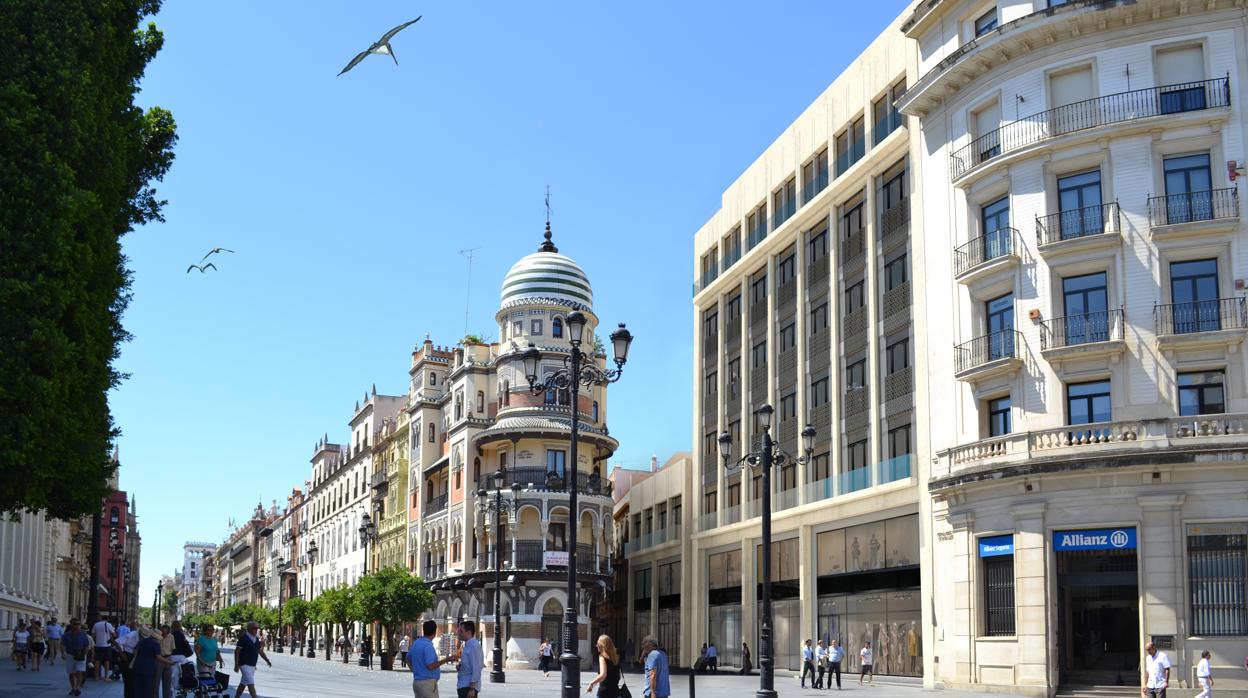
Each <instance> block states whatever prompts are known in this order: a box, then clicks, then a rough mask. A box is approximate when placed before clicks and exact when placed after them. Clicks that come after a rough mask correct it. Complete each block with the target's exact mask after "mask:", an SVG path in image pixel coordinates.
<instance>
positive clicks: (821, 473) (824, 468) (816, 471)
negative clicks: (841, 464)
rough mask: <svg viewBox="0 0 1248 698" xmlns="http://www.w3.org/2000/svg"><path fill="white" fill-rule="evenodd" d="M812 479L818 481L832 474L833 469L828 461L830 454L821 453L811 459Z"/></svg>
mask: <svg viewBox="0 0 1248 698" xmlns="http://www.w3.org/2000/svg"><path fill="white" fill-rule="evenodd" d="M810 472H811V480H812V481H814V482H817V481H819V480H826V479H828V477H829V476H830V475H831V474H832V470H831V468H830V466H829V463H828V454H826V453H820V454H819V455H817V456H815V457H814V460H812V461H811V470H810Z"/></svg>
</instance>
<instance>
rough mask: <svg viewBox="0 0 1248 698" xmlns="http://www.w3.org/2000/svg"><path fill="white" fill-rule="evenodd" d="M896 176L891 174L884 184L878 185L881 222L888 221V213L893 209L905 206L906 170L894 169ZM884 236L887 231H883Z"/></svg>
mask: <svg viewBox="0 0 1248 698" xmlns="http://www.w3.org/2000/svg"><path fill="white" fill-rule="evenodd" d="M896 170H897V171H896V174H893V175H892V176H891V177H889V178H888V179H886V180H884V183H883V184H881V185H880V210H881V211H882V213H881V216H880V217H881V220H882V221H887V220H888V219H889V216H888V212H889V211H892V210H893V209H896V208H899V207H901V206H905V205H906V168H905V167H898V168H896ZM883 232H884V233H885V234H887V233H888V232H889V231H888V230H884V231H883Z"/></svg>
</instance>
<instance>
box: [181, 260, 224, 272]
mask: <svg viewBox="0 0 1248 698" xmlns="http://www.w3.org/2000/svg"><path fill="white" fill-rule="evenodd" d="M208 267H212V270H213V271H217V265H215V264H213V263H212V262H209V263H207V264H192V265H191V266H189V267H187V268H186V273H187V274H190V273H191V270H192V269H198V270H199V273H200V274H203V273H204V271H205V270H207V269H208Z"/></svg>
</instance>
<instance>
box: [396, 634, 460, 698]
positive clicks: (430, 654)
mask: <svg viewBox="0 0 1248 698" xmlns="http://www.w3.org/2000/svg"><path fill="white" fill-rule="evenodd" d="M437 635H438V622H437V621H434V620H427V621H425V622H424V624H423V625H422V626H421V636H420V637H418V638H416V641H415V642H413V643H412V648H411V649H410V650H408V658H407V660H408V661H407V663H408V665H409V666H411V667H412V693H413V694H414V695H415V696H416V698H438V679H439V678H441V677H442V665H443V664H449V663H450V662H453V661H455V658H454V657H443V658H442V659H438V651H437V650H436V649H434V647H433V638H435V637H437Z"/></svg>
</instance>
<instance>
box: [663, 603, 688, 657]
mask: <svg viewBox="0 0 1248 698" xmlns="http://www.w3.org/2000/svg"><path fill="white" fill-rule="evenodd" d="M658 640H659V646H660V647H665V648H667V663H668V664H669V665H670V666H684V665H683V664H681V663H680V609H679V608H662V609H659V635H658Z"/></svg>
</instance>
